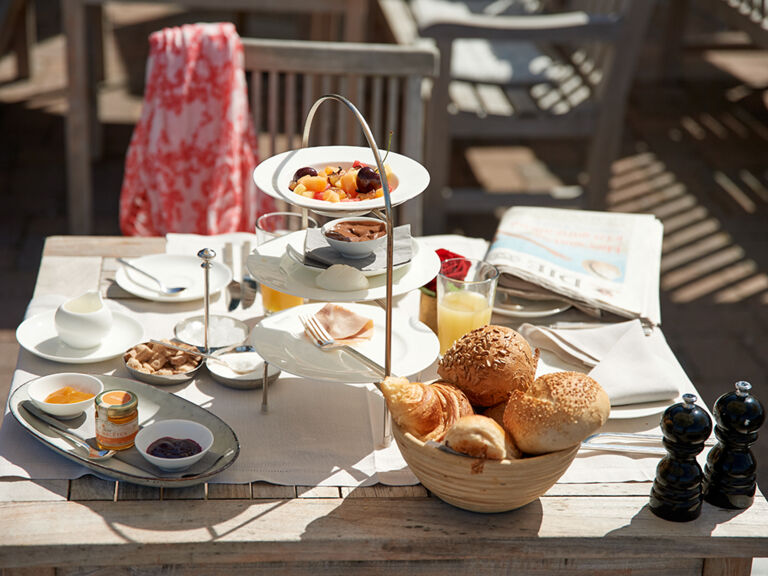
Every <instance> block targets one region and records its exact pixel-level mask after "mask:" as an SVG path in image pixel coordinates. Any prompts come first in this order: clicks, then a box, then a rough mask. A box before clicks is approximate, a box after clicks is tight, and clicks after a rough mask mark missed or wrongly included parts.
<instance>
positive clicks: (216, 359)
mask: <svg viewBox="0 0 768 576" xmlns="http://www.w3.org/2000/svg"><path fill="white" fill-rule="evenodd" d="M150 342H152V344H160V346H165V347H166V348H172V349H173V350H181V351H182V352H186V353H187V354H196V355H198V356H202V357H203V358H207V359H208V360H213V361H214V362H218V363H219V364H223V365H224V366H226V367H227V368H229V369H230V370H232V372H234V373H235V374H250V373H251V372H253V371H254V370H255V369H256V368H255V367H254V368H248V369H244V368H235V367H234V366H232V365H231V364H230V363H229V362H227V361H226V360H222V359H221V358H219V357H218V356H215V355H213V354H206V353H205V352H199V351H198V352H193V351H191V350H189V349H187V348H182V347H181V346H174V345H173V344H168V342H161V341H160V340H150Z"/></svg>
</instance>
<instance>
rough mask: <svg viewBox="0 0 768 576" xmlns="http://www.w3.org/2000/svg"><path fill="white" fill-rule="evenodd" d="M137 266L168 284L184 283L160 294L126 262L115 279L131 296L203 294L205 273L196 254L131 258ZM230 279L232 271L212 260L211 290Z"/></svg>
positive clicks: (178, 298)
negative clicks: (177, 290)
mask: <svg viewBox="0 0 768 576" xmlns="http://www.w3.org/2000/svg"><path fill="white" fill-rule="evenodd" d="M130 262H131V264H135V265H136V266H137V267H138V268H141V269H142V270H146V271H147V272H148V273H149V274H152V275H153V276H156V277H157V278H160V279H161V280H163V282H164V283H165V284H166V285H167V286H174V285H176V286H186V287H187V288H186V290H182V291H181V292H179V293H178V294H163V293H162V292H159V291H158V289H157V285H156V284H155V283H154V282H152V280H150V279H149V278H146V277H144V276H142V275H141V274H139V273H138V272H135V271H134V270H131V269H130V268H126V267H125V266H121V267H120V268H118V270H117V274H115V281H116V282H117V284H118V285H119V286H120V288H122V289H123V290H125V291H126V292H130V293H131V294H133V295H134V296H138V297H139V298H144V299H145V300H154V301H155V302H190V301H192V300H200V299H202V298H203V297H204V296H205V277H204V275H203V269H202V268H201V267H200V264H201V262H202V261H201V260H200V258H198V257H196V256H187V255H183V254H150V255H149V256H142V257H141V258H136V259H134V260H131V261H130ZM231 280H232V272H231V270H230V269H229V268H227V267H226V266H224V264H221V263H220V262H215V261H214V262H213V267H212V268H211V271H210V283H211V288H210V290H211V294H215V293H216V292H218V291H219V290H221V289H222V288H224V287H225V286H226V285H227V284H229V283H230V281H231Z"/></svg>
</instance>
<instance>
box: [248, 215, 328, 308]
mask: <svg viewBox="0 0 768 576" xmlns="http://www.w3.org/2000/svg"><path fill="white" fill-rule="evenodd" d="M306 226H307V228H317V221H316V220H313V219H312V218H309V217H308V218H307V219H306ZM303 227H304V223H303V222H302V215H301V214H298V213H296V212H269V213H268V214H263V215H262V216H260V217H259V219H258V220H256V240H257V242H258V243H259V245H261V244H264V243H265V242H269V241H270V240H274V239H275V238H279V237H280V236H284V235H286V234H290V233H291V232H295V231H297V230H302V229H303ZM259 287H260V289H261V300H262V304H263V305H264V312H265V313H266V314H267V315H269V314H272V313H274V312H280V311H281V310H285V309H287V308H293V307H294V306H299V305H301V304H303V303H304V298H302V297H301V296H293V295H292V294H285V293H284V292H278V291H277V290H274V289H272V288H270V287H269V286H265V285H264V284H259Z"/></svg>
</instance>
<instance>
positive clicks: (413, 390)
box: [381, 376, 474, 442]
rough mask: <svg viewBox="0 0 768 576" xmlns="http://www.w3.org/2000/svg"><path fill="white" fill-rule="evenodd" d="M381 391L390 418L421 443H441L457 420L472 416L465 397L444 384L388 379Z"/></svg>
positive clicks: (457, 390) (382, 384) (451, 386)
mask: <svg viewBox="0 0 768 576" xmlns="http://www.w3.org/2000/svg"><path fill="white" fill-rule="evenodd" d="M381 391H382V393H383V394H384V399H385V400H386V401H387V406H388V407H389V411H390V413H391V414H392V419H393V420H394V421H395V422H396V423H397V425H398V426H400V428H402V429H403V431H404V432H410V433H411V434H413V436H415V437H416V438H418V439H419V440H422V441H427V440H435V441H438V442H439V441H441V440H442V439H443V437H444V436H445V433H446V431H447V430H448V429H449V428H450V427H451V426H453V424H454V423H455V422H456V421H457V420H458V419H459V418H461V417H462V416H467V415H469V414H473V413H474V412H473V410H472V405H471V404H470V403H469V399H468V398H467V397H466V395H465V394H464V393H463V392H462V391H461V390H459V389H458V388H456V387H455V386H453V385H452V384H449V383H447V382H442V381H438V382H434V383H433V384H423V383H421V382H409V381H408V379H407V378H395V377H391V376H390V377H388V378H386V379H385V380H384V382H382V383H381Z"/></svg>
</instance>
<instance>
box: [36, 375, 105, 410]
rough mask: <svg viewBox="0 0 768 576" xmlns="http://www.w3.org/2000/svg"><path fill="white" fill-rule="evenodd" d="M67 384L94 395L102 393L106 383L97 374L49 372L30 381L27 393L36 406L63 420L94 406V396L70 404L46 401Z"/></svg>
mask: <svg viewBox="0 0 768 576" xmlns="http://www.w3.org/2000/svg"><path fill="white" fill-rule="evenodd" d="M65 386H71V387H72V388H74V389H75V390H79V391H80V392H87V393H88V394H93V396H94V397H96V396H98V395H99V394H101V392H102V391H103V390H104V384H102V382H101V380H99V379H98V378H96V376H91V375H90V374H80V373H77V372H60V373H58V374H49V375H48V376H42V377H40V378H37V379H36V380H34V381H33V382H31V383H30V385H29V388H28V389H27V393H28V394H29V398H30V400H32V402H33V403H34V404H35V406H37V407H38V408H40V410H43V411H44V412H47V413H48V414H50V415H51V416H55V417H56V418H61V419H63V420H69V419H71V418H76V417H77V416H79V415H80V414H82V413H83V411H84V410H86V409H87V408H89V407H91V406H93V398H88V399H86V400H81V401H80V402H72V403H69V404H51V403H50V402H46V401H45V399H46V398H47V397H48V395H49V394H51V393H52V392H55V391H56V390H58V389H59V388H64V387H65Z"/></svg>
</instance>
